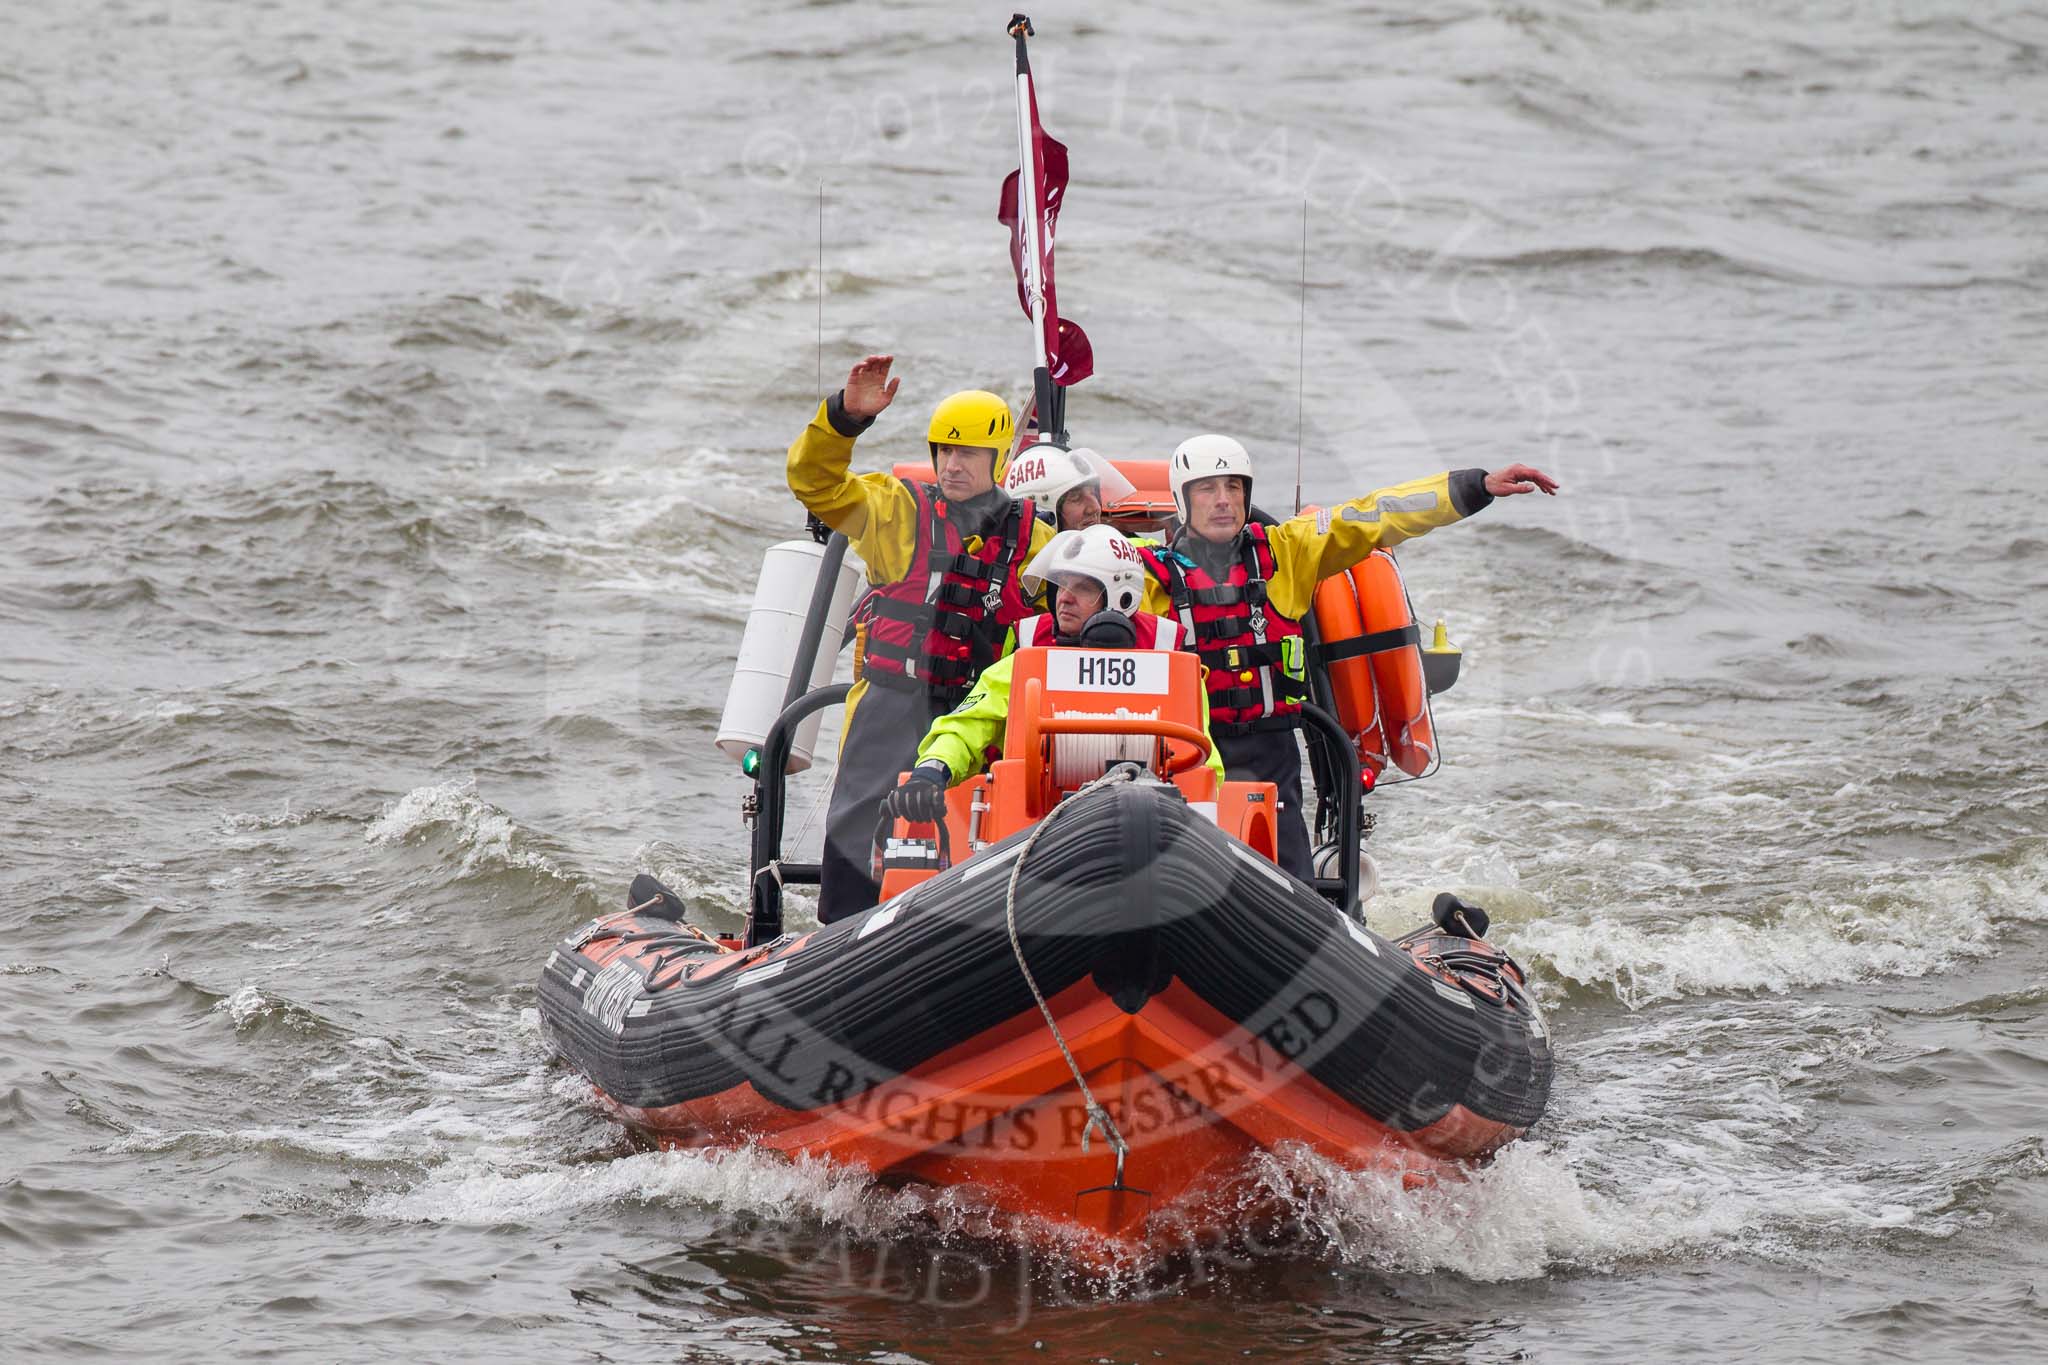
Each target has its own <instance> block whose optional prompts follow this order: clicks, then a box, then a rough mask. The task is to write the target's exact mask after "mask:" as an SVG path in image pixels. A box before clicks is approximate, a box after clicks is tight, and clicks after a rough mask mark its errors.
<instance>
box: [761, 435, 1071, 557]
mask: <svg viewBox="0 0 2048 1365" xmlns="http://www.w3.org/2000/svg"><path fill="white" fill-rule="evenodd" d="M832 406H833V405H832V400H831V399H827V400H826V401H825V402H823V403H820V404H818V415H817V416H815V417H813V418H812V419H811V424H810V425H809V426H807V427H805V428H804V430H803V434H802V435H801V436H798V437H797V438H796V442H795V444H793V445H791V446H790V448H789V491H790V492H792V493H794V494H796V497H797V501H798V502H801V503H802V504H803V505H804V506H805V507H806V508H808V509H810V512H811V514H812V515H813V516H815V517H817V519H818V520H819V521H822V522H824V523H825V524H826V525H827V526H829V527H831V528H832V529H833V530H835V531H837V532H839V533H840V534H841V535H843V536H845V537H846V538H847V539H848V540H849V541H852V542H853V552H854V553H855V554H857V555H859V556H860V558H861V562H862V563H863V564H866V565H867V566H868V582H870V583H873V584H876V585H877V586H879V585H881V584H884V583H894V582H896V581H897V580H898V579H900V578H902V577H904V576H905V575H906V574H908V573H909V572H910V568H911V565H910V560H911V554H912V552H913V551H915V550H916V548H917V499H916V498H914V497H912V496H911V493H910V490H909V489H907V488H905V487H904V486H903V481H902V480H901V479H899V478H897V477H896V476H895V475H894V474H891V473H888V472H886V471H877V472H875V473H872V474H855V473H853V472H852V471H851V469H850V468H849V466H851V465H852V463H853V443H854V440H855V438H857V437H858V436H859V435H860V433H861V432H862V431H864V430H866V429H867V427H868V425H869V423H866V422H852V421H848V422H847V425H848V426H850V427H852V428H853V429H852V430H851V431H850V432H849V431H845V430H842V429H841V428H840V427H838V426H836V425H834V423H833V420H832V419H833V417H834V416H840V417H841V418H842V419H844V414H843V413H834V412H831V411H828V409H830V408H831V407H832ZM1052 536H1053V528H1052V527H1051V526H1048V525H1047V524H1046V523H1045V522H1043V521H1036V520H1034V521H1033V522H1032V525H1031V543H1030V544H1029V545H1027V546H1025V547H1024V553H1023V555H1022V556H1020V557H1019V558H1018V560H1017V563H1018V564H1019V565H1024V564H1029V563H1030V562H1031V556H1032V555H1035V554H1037V553H1038V552H1039V551H1040V550H1041V549H1043V548H1045V542H1046V541H1048V540H1050V539H1052ZM980 544H981V542H980V539H979V538H978V537H969V538H968V541H967V548H968V552H969V553H970V554H971V553H973V552H974V551H975V550H976V549H978V548H979V547H980Z"/></svg>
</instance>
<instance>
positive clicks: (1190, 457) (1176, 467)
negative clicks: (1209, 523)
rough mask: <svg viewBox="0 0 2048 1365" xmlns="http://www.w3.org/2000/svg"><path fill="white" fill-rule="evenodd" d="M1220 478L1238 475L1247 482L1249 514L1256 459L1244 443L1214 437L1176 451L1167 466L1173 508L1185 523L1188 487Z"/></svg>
mask: <svg viewBox="0 0 2048 1365" xmlns="http://www.w3.org/2000/svg"><path fill="white" fill-rule="evenodd" d="M1219 474H1235V475H1236V476H1237V477H1238V478H1240V479H1243V480H1244V505H1245V510H1246V511H1247V512H1249V511H1250V510H1251V505H1252V457H1251V452H1249V451H1247V450H1246V449H1245V448H1244V446H1243V445H1242V444H1241V443H1239V442H1237V441H1234V440H1232V439H1231V438H1230V437H1228V436H1216V435H1213V434H1212V435H1208V436H1190V437H1188V438H1187V440H1185V441H1182V442H1181V443H1180V444H1179V445H1177V446H1175V447H1174V449H1173V462H1172V463H1171V464H1170V465H1168V466H1167V472H1166V486H1167V487H1168V488H1170V489H1172V490H1173V505H1174V508H1175V509H1176V510H1177V511H1179V513H1180V519H1181V520H1182V521H1186V520H1187V519H1188V495H1187V492H1186V489H1187V486H1188V485H1189V484H1191V483H1193V482H1195V480H1197V479H1213V478H1215V477H1216V476H1217V475H1219Z"/></svg>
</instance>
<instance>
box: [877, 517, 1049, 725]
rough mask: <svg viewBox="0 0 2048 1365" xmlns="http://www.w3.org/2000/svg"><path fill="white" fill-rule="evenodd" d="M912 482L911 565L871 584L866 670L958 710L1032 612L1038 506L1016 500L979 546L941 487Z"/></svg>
mask: <svg viewBox="0 0 2048 1365" xmlns="http://www.w3.org/2000/svg"><path fill="white" fill-rule="evenodd" d="M903 482H904V486H905V487H907V488H908V489H909V490H910V492H911V495H912V496H913V497H915V498H916V499H917V540H916V543H915V544H914V545H913V546H912V547H911V551H910V564H911V569H910V572H909V573H907V574H905V575H904V576H903V577H902V578H899V579H898V580H896V581H895V582H894V583H887V584H884V585H882V586H881V587H878V588H876V589H875V590H874V591H873V592H871V593H869V594H868V596H867V598H866V599H865V601H864V602H863V603H862V605H861V608H860V610H859V611H857V612H856V613H855V619H856V623H857V624H860V625H862V626H864V627H865V631H866V644H865V646H864V648H863V651H862V658H861V676H862V677H864V678H867V679H869V680H870V681H872V682H874V683H876V684H878V685H880V686H883V687H890V688H895V689H897V690H899V691H911V690H914V689H916V688H920V687H922V688H924V689H925V690H926V691H927V692H929V693H930V695H931V700H932V704H933V705H934V706H936V707H937V708H938V709H939V710H941V711H950V710H952V709H953V708H954V706H956V705H958V704H959V701H960V699H961V698H962V697H964V696H966V695H967V689H969V688H970V687H972V686H974V680H975V679H976V678H979V677H980V676H981V670H983V669H984V668H987V667H988V666H989V665H990V664H992V663H994V662H995V661H996V660H997V659H998V658H1000V657H1002V652H1003V639H1004V636H1005V635H1006V634H1008V631H1009V627H1011V626H1013V625H1015V624H1016V623H1017V622H1019V621H1021V620H1023V619H1024V618H1025V617H1026V616H1029V615H1030V614H1031V610H1032V605H1031V602H1030V600H1029V599H1028V598H1027V597H1026V596H1025V594H1024V588H1023V585H1022V584H1021V583H1019V582H1018V574H1019V573H1020V571H1021V570H1022V568H1023V561H1024V552H1025V551H1026V550H1027V549H1029V548H1030V545H1031V527H1032V523H1033V512H1032V507H1031V503H1030V502H1029V501H1024V500H1012V501H1011V503H1010V510H1009V511H1008V512H1007V513H1005V514H1004V517H1003V522H1002V525H1001V526H1000V527H998V528H997V529H996V530H995V531H994V532H993V533H991V534H990V535H987V536H985V537H983V538H982V542H981V548H980V549H979V550H977V551H975V552H973V553H972V554H970V553H968V550H967V544H966V541H965V540H964V539H963V538H962V537H961V535H960V528H959V527H957V526H955V525H954V524H953V522H952V519H951V518H950V517H949V516H948V515H947V508H946V500H945V498H944V497H943V496H941V495H940V493H939V491H938V490H937V489H936V488H933V487H932V486H931V485H929V484H925V483H921V482H919V481H918V480H915V479H905V480H904V481H903ZM920 569H922V572H920V571H919V570H920Z"/></svg>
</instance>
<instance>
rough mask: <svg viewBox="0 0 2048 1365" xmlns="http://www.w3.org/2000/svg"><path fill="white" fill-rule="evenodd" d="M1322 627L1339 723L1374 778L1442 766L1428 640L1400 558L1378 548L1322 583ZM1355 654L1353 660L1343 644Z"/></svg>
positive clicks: (1419, 772) (1317, 604)
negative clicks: (1411, 603) (1432, 716)
mask: <svg viewBox="0 0 2048 1365" xmlns="http://www.w3.org/2000/svg"><path fill="white" fill-rule="evenodd" d="M1315 611H1316V628H1317V630H1318V631H1319V632H1320V633H1321V635H1322V639H1323V649H1324V651H1325V654H1326V656H1327V655H1328V654H1331V653H1334V654H1337V655H1339V656H1340V657H1338V658H1336V659H1332V660H1330V661H1329V662H1328V663H1327V664H1326V668H1327V671H1328V673H1329V677H1330V690H1331V692H1332V693H1333V694H1334V696H1335V699H1336V702H1337V719H1338V721H1339V722H1341V723H1342V724H1343V726H1344V728H1345V730H1346V731H1348V732H1349V733H1350V735H1351V737H1352V739H1353V740H1354V741H1355V742H1356V743H1357V745H1358V759H1359V762H1361V763H1363V764H1364V765H1365V767H1366V769H1367V770H1368V771H1369V772H1371V773H1372V774H1373V775H1374V776H1378V775H1379V774H1380V773H1381V772H1383V771H1385V770H1386V768H1387V765H1388V764H1389V763H1391V764H1392V765H1393V766H1395V767H1397V768H1399V769H1400V770H1401V771H1402V772H1404V773H1407V774H1408V775H1409V776H1410V777H1420V776H1422V775H1423V774H1424V773H1426V772H1428V771H1429V769H1430V766H1431V765H1432V764H1434V763H1435V762H1436V732H1435V730H1434V729H1433V728H1432V727H1431V725H1430V720H1429V685H1428V682H1427V681H1426V679H1425V678H1424V676H1423V672H1422V638H1421V635H1420V633H1419V632H1418V631H1417V630H1416V628H1415V615H1414V613H1413V612H1412V611H1410V610H1409V608H1408V589H1407V587H1406V586H1405V585H1404V584H1403V583H1402V582H1401V570H1400V568H1399V566H1397V565H1396V564H1395V563H1394V557H1393V555H1391V554H1389V553H1387V551H1385V550H1374V551H1373V552H1372V553H1371V554H1370V555H1368V556H1366V558H1365V559H1364V561H1363V562H1361V563H1359V564H1357V565H1354V566H1353V567H1352V569H1351V570H1350V571H1349V572H1348V573H1340V574H1334V575H1332V576H1331V577H1329V578H1326V579H1324V580H1323V581H1322V582H1321V583H1318V584H1317V585H1316V600H1315ZM1346 645H1353V646H1354V648H1353V649H1352V651H1350V653H1349V654H1348V657H1347V656H1346V651H1345V649H1344V646H1346Z"/></svg>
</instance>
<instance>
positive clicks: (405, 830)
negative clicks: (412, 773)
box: [363, 777, 581, 886]
mask: <svg viewBox="0 0 2048 1365" xmlns="http://www.w3.org/2000/svg"><path fill="white" fill-rule="evenodd" d="M435 835H445V836H446V837H448V838H449V839H450V840H451V841H452V842H453V843H454V844H455V846H456V847H457V848H458V849H460V850H461V852H462V865H461V870H462V875H464V876H471V875H474V874H476V873H478V872H488V871H506V870H511V871H531V872H538V873H541V874H542V875H544V876H546V877H548V878H551V879H554V880H558V881H563V882H568V883H571V884H573V885H579V886H580V885H581V883H580V881H579V880H578V879H576V878H573V877H571V876H569V875H568V874H566V873H564V872H563V871H562V870H561V868H560V867H559V866H557V865H556V863H555V861H554V859H552V858H550V857H549V856H548V855H547V854H545V853H543V852H540V851H539V850H538V849H535V848H533V847H531V845H532V843H533V837H532V836H531V835H530V834H528V833H527V832H526V831H524V830H522V829H520V828H519V827H518V825H516V824H514V823H513V820H512V817H511V816H509V815H507V814H506V813H505V812H504V811H502V810H500V809H499V808H498V807H496V806H494V805H492V804H490V803H489V802H488V801H485V800H484V799H483V798H481V797H480V796H478V795H477V794H476V779H475V778H473V777H472V778H467V779H465V780H463V781H460V782H442V783H438V784H436V785H433V786H427V787H415V788H413V789H412V790H411V791H409V792H407V793H406V794H405V795H404V796H402V797H400V798H399V799H398V800H396V801H390V802H386V803H385V805H384V809H383V812H382V813H381V814H379V815H378V816H377V817H376V818H375V819H374V820H372V821H371V822H370V824H369V826H368V828H366V829H365V830H364V831H363V841H364V842H365V843H370V844H381V845H385V846H387V847H388V846H395V845H401V844H414V843H421V842H424V841H425V840H426V839H428V838H429V837H433V836H435Z"/></svg>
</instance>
